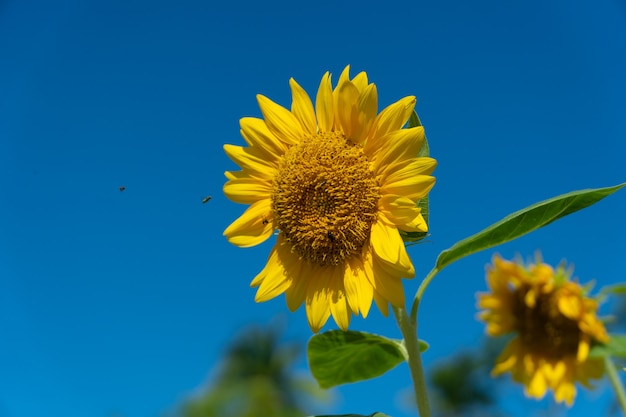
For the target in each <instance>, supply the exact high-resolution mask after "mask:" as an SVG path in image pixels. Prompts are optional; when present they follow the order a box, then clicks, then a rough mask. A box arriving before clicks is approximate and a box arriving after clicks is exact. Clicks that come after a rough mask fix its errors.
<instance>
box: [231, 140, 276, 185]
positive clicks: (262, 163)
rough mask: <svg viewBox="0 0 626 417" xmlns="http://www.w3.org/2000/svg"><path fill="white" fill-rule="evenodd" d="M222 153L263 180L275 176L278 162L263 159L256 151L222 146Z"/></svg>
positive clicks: (233, 146)
mask: <svg viewBox="0 0 626 417" xmlns="http://www.w3.org/2000/svg"><path fill="white" fill-rule="evenodd" d="M224 152H226V155H228V157H229V158H230V159H232V160H233V162H235V163H236V164H237V165H239V166H240V167H241V168H243V169H244V170H248V171H251V172H254V173H256V174H257V175H258V176H260V177H265V178H272V177H273V176H274V175H276V169H277V168H278V161H276V160H268V159H266V158H263V156H262V155H260V154H259V151H257V150H254V149H251V148H244V147H243V146H235V145H224Z"/></svg>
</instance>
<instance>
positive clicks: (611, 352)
mask: <svg viewBox="0 0 626 417" xmlns="http://www.w3.org/2000/svg"><path fill="white" fill-rule="evenodd" d="M609 336H610V337H611V338H610V339H609V342H608V343H607V344H605V345H595V346H593V347H592V348H591V350H590V351H589V356H590V357H592V358H601V357H604V356H612V357H617V358H626V335H625V334H611V335H609Z"/></svg>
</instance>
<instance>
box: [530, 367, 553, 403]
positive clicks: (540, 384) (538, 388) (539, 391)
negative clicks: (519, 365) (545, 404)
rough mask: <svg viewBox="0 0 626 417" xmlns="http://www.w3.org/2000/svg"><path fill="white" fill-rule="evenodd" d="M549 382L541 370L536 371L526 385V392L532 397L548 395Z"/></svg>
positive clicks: (539, 397) (538, 397)
mask: <svg viewBox="0 0 626 417" xmlns="http://www.w3.org/2000/svg"><path fill="white" fill-rule="evenodd" d="M547 389H548V384H547V383H546V378H545V376H544V375H543V373H541V372H535V373H534V374H533V376H532V378H531V380H530V383H529V384H528V386H527V387H526V394H527V395H528V396H530V397H533V398H537V399H541V398H543V397H544V396H545V395H546V390H547Z"/></svg>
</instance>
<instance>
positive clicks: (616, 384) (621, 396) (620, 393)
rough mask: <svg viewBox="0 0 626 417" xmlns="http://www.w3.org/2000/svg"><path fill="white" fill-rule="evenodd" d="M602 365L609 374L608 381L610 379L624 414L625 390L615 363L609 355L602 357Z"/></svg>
mask: <svg viewBox="0 0 626 417" xmlns="http://www.w3.org/2000/svg"><path fill="white" fill-rule="evenodd" d="M604 367H605V368H606V373H607V374H608V376H609V381H611V385H612V386H613V389H614V390H615V395H616V396H617V401H618V402H619V405H620V407H622V411H623V412H624V415H626V391H624V385H623V384H622V380H621V379H620V377H619V375H617V370H616V369H615V364H614V363H613V360H612V359H611V357H610V356H608V355H607V356H605V357H604Z"/></svg>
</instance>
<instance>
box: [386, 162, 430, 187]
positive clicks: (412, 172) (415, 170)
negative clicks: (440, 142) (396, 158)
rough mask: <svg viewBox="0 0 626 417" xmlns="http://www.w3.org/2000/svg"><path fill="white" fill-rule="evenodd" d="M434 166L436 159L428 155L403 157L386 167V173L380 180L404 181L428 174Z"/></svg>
mask: <svg viewBox="0 0 626 417" xmlns="http://www.w3.org/2000/svg"><path fill="white" fill-rule="evenodd" d="M436 166H437V161H436V160H435V159H433V158H429V157H419V158H411V159H405V160H403V161H401V162H399V163H397V164H394V165H393V166H391V167H389V168H388V169H386V170H385V173H386V175H385V176H383V177H382V181H383V182H385V183H389V184H393V183H395V182H399V181H406V180H408V179H411V178H413V177H416V176H418V175H430V174H432V173H433V171H434V170H435V167H436Z"/></svg>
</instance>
